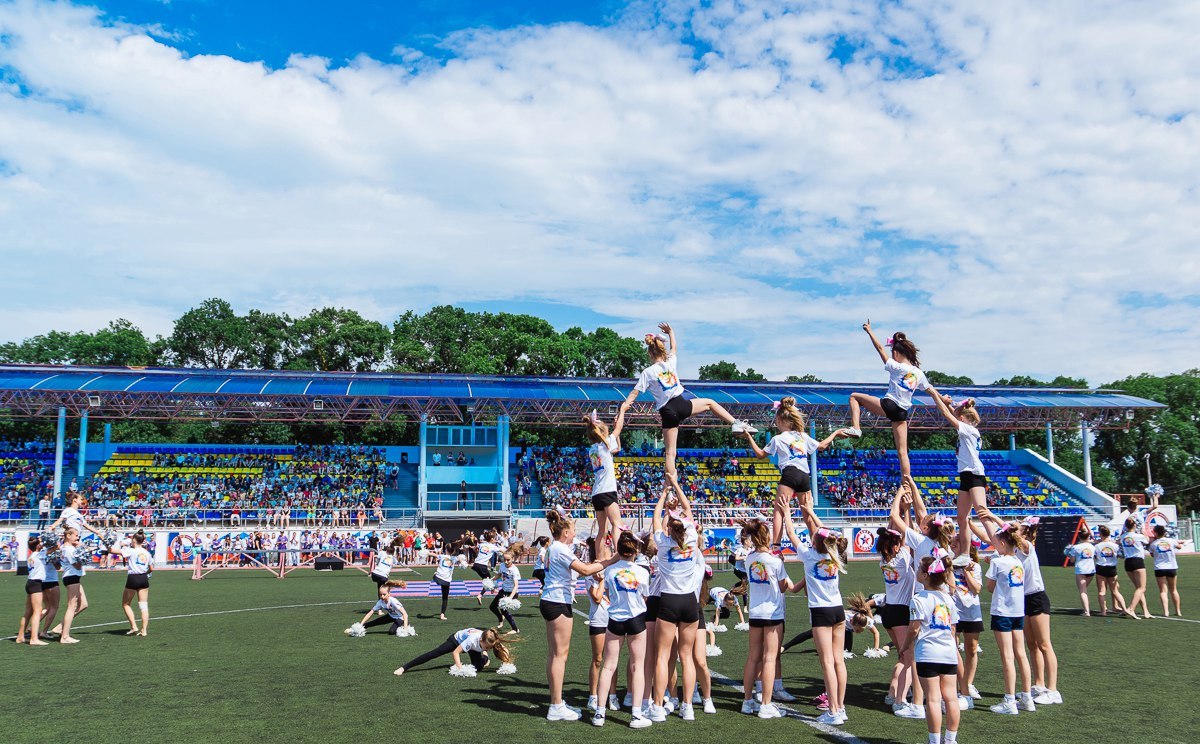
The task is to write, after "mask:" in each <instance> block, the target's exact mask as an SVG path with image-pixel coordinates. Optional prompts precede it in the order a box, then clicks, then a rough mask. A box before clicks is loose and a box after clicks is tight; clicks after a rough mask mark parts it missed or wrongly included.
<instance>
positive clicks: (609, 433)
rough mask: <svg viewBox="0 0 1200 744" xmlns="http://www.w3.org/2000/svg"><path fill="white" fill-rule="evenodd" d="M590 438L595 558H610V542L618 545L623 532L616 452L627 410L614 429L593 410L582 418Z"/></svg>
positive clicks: (589, 454)
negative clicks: (618, 495)
mask: <svg viewBox="0 0 1200 744" xmlns="http://www.w3.org/2000/svg"><path fill="white" fill-rule="evenodd" d="M583 425H584V427H585V428H586V429H587V435H588V439H590V440H591V442H592V446H591V447H589V448H588V464H589V465H590V466H591V469H592V508H593V509H595V511H596V549H597V552H596V553H595V555H596V557H597V558H598V559H599V560H604V559H605V558H607V557H608V543H609V541H610V540H611V542H612V544H614V545H615V544H616V541H617V536H618V535H620V534H621V504H620V501H619V499H618V498H617V468H616V466H615V465H614V464H613V455H614V454H616V453H617V452H620V450H621V429H623V428H624V427H625V411H624V410H623V409H622V411H621V413H619V414H617V420H616V421H614V422H613V425H612V429H611V430H609V427H608V424H606V423H604V422H603V421H601V420H600V419H599V418H598V417H597V416H596V412H595V411H594V410H593V411H592V415H590V416H585V417H584V418H583Z"/></svg>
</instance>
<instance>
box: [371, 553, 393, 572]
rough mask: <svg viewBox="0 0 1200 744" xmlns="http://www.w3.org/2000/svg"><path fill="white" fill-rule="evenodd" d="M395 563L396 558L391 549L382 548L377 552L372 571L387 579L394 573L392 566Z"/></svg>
mask: <svg viewBox="0 0 1200 744" xmlns="http://www.w3.org/2000/svg"><path fill="white" fill-rule="evenodd" d="M395 565H396V558H395V556H393V555H392V553H391V551H390V550H385V549H383V548H380V549H379V550H378V551H376V553H375V567H374V568H372V569H371V573H373V574H375V575H376V576H382V577H383V578H385V579H386V578H388V577H389V576H391V575H392V568H393V567H394V566H395Z"/></svg>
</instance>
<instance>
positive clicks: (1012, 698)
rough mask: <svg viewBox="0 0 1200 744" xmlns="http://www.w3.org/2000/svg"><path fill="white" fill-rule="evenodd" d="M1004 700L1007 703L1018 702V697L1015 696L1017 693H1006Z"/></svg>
mask: <svg viewBox="0 0 1200 744" xmlns="http://www.w3.org/2000/svg"><path fill="white" fill-rule="evenodd" d="M1004 702H1006V703H1015V702H1017V698H1016V696H1015V695H1005V696H1004Z"/></svg>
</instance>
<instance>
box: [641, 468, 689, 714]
mask: <svg viewBox="0 0 1200 744" xmlns="http://www.w3.org/2000/svg"><path fill="white" fill-rule="evenodd" d="M667 480H668V481H669V482H670V484H671V487H672V488H673V489H674V491H675V495H674V499H673V504H672V505H673V506H678V507H679V509H678V512H676V511H675V510H673V509H672V510H668V509H667V500H668V494H669V491H668V490H667V489H663V491H662V493H661V494H660V495H659V498H658V503H657V504H655V506H654V516H653V519H652V530H653V534H654V542H655V544H656V545H657V547H658V575H660V576H662V594H661V595H660V596H659V602H658V620H657V623H656V627H655V633H654V636H655V637H654V645H655V648H654V653H653V657H652V658H653V659H654V660H655V670H654V692H653V696H652V697H651V705H650V715H649V718H650V720H651V721H654V722H655V723H660V722H662V721H665V720H666V719H667V711H666V710H665V708H664V707H663V706H664V704H665V702H666V695H667V690H668V689H669V685H668V677H669V672H670V668H671V666H672V664H673V661H672V659H673V658H674V657H673V650H672V646H673V644H675V643H676V642H678V644H679V646H678V656H679V663H680V666H681V667H682V674H681V680H682V684H683V689H684V690H685V691H690V690H692V689H694V688H695V685H696V662H695V658H694V656H693V652H694V649H693V646H694V645H695V643H696V630H697V627H698V625H699V622H700V604H699V602H698V601H697V599H696V587H695V583H694V581H695V573H694V572H695V551H697V550H699V547H698V539H699V538H698V535H697V533H696V527H695V524H694V523H693V522H692V507H691V505H690V504H689V503H688V500H687V496H685V495H684V493H683V489H682V488H680V487H679V481H678V479H677V478H676V476H675V473H674V472H668V473H667ZM664 513H665V516H664ZM688 694H689V695H690V692H689V693H688ZM679 717H680V718H682V719H683V720H685V721H693V720H695V713H694V712H693V710H692V701H691V698H690V697H688V698H686V699H684V700H680V703H679Z"/></svg>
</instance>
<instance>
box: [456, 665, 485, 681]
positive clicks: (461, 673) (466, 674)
mask: <svg viewBox="0 0 1200 744" xmlns="http://www.w3.org/2000/svg"><path fill="white" fill-rule="evenodd" d="M477 674H478V673H477V672H476V671H475V667H473V666H464V667H453V666H452V667H450V676H451V677H462V678H464V679H471V678H473V677H475V676H477Z"/></svg>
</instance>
